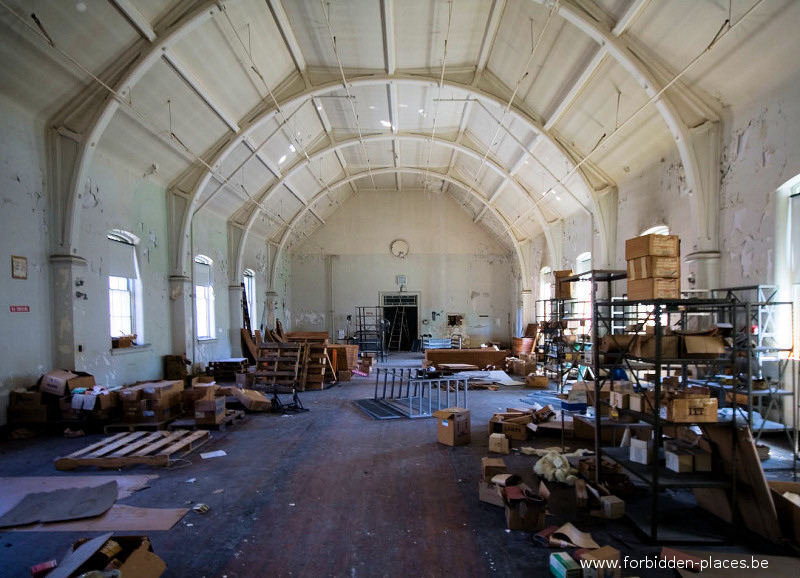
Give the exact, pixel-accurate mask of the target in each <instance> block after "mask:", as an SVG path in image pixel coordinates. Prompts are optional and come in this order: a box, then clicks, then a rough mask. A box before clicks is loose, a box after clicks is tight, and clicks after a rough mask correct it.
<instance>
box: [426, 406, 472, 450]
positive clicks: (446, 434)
mask: <svg viewBox="0 0 800 578" xmlns="http://www.w3.org/2000/svg"><path fill="white" fill-rule="evenodd" d="M433 417H435V418H437V419H438V427H437V432H438V437H439V443H440V444H444V445H446V446H459V445H463V444H468V443H469V442H470V418H469V410H468V409H464V408H461V407H448V408H447V409H440V410H438V411H435V412H433Z"/></svg>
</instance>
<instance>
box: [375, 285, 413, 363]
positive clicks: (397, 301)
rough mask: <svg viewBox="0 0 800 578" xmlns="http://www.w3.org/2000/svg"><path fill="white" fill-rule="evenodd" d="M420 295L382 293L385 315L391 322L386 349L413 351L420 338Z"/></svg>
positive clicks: (389, 350)
mask: <svg viewBox="0 0 800 578" xmlns="http://www.w3.org/2000/svg"><path fill="white" fill-rule="evenodd" d="M418 297H419V296H418V295H416V294H413V293H384V294H382V295H381V302H382V304H383V316H384V317H385V318H386V320H387V321H388V322H389V337H388V339H387V342H386V351H388V352H391V351H411V349H412V347H413V345H414V342H415V341H416V340H417V339H418V338H419V306H418V302H419V299H418Z"/></svg>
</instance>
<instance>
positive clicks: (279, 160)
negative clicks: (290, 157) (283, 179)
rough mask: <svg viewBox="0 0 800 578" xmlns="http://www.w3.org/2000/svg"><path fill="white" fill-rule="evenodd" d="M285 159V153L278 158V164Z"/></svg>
mask: <svg viewBox="0 0 800 578" xmlns="http://www.w3.org/2000/svg"><path fill="white" fill-rule="evenodd" d="M285 160H286V155H283V156H282V157H281V158H279V159H278V164H279V165H282V164H283V162H284V161H285Z"/></svg>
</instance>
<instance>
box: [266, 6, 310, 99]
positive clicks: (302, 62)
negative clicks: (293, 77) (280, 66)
mask: <svg viewBox="0 0 800 578" xmlns="http://www.w3.org/2000/svg"><path fill="white" fill-rule="evenodd" d="M267 4H268V5H269V10H270V12H271V13H272V18H273V20H274V21H275V25H276V26H277V27H278V30H279V31H280V33H281V37H282V38H283V42H284V44H286V48H287V50H288V51H289V54H290V55H291V57H292V61H293V62H294V65H295V68H297V71H298V72H299V73H300V76H301V77H302V78H303V82H305V85H306V87H308V86H310V85H311V82H310V81H309V79H308V70H307V66H306V59H305V58H304V57H303V51H302V50H301V49H300V43H299V42H298V41H297V37H296V36H295V34H294V30H293V29H292V25H291V23H290V22H289V17H288V16H287V15H286V11H285V10H284V9H283V4H282V3H281V0H267Z"/></svg>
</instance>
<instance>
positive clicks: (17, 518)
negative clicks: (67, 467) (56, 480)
mask: <svg viewBox="0 0 800 578" xmlns="http://www.w3.org/2000/svg"><path fill="white" fill-rule="evenodd" d="M116 501H117V482H116V481H111V482H108V483H107V484H103V485H102V486H96V487H93V488H68V489H63V490H54V491H52V492H36V493H33V494H27V495H26V496H25V497H24V498H22V500H20V502H19V503H18V504H17V505H16V506H14V507H13V508H11V510H9V511H8V512H6V513H5V514H4V515H3V516H2V517H0V528H7V527H10V526H24V525H25V524H33V523H36V522H63V521H65V520H78V519H80V518H91V517H94V516H99V515H100V514H102V513H104V512H106V511H107V510H108V509H109V508H111V506H113V505H114V502H116Z"/></svg>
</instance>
